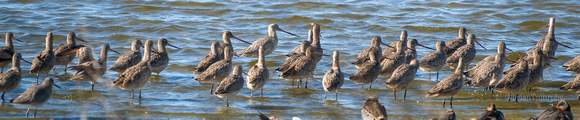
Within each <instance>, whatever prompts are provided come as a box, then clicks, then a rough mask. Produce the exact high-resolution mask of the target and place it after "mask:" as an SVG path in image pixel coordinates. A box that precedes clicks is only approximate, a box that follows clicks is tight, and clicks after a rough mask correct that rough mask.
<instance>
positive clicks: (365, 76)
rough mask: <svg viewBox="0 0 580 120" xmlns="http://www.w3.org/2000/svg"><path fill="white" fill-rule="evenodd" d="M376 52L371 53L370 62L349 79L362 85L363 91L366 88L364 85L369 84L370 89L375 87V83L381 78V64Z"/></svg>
mask: <svg viewBox="0 0 580 120" xmlns="http://www.w3.org/2000/svg"><path fill="white" fill-rule="evenodd" d="M375 52H376V51H370V53H369V57H370V61H367V62H365V63H363V64H362V65H361V67H359V69H358V70H357V71H356V73H354V75H352V76H350V77H349V79H350V80H352V81H353V82H355V83H357V84H362V85H361V89H362V88H364V84H369V89H370V88H372V86H373V81H375V80H376V79H377V77H379V74H380V73H381V64H380V62H379V59H380V58H379V57H380V56H376V55H378V54H376V53H375Z"/></svg>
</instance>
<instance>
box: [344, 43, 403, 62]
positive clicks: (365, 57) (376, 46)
mask: <svg viewBox="0 0 580 120" xmlns="http://www.w3.org/2000/svg"><path fill="white" fill-rule="evenodd" d="M381 44H385V43H383V42H382V41H381V37H379V36H375V37H373V40H372V41H371V46H369V47H367V48H364V49H363V50H362V51H360V53H359V54H358V57H357V58H356V60H355V61H354V62H353V63H351V64H353V65H356V67H357V68H360V66H361V65H363V64H364V63H366V62H367V61H369V60H370V57H369V56H370V55H369V54H370V52H371V51H373V53H374V55H375V57H376V56H380V55H381ZM403 54H404V52H403Z"/></svg>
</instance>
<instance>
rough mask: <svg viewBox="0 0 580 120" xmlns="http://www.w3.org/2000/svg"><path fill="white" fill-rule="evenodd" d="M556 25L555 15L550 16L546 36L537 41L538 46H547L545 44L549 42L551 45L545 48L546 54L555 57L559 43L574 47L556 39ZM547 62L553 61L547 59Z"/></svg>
mask: <svg viewBox="0 0 580 120" xmlns="http://www.w3.org/2000/svg"><path fill="white" fill-rule="evenodd" d="M555 26H556V19H555V18H554V17H551V18H550V22H549V24H548V27H549V29H548V33H547V34H546V37H544V38H542V39H540V40H539V41H538V43H536V47H541V46H542V45H543V46H544V47H546V45H544V44H549V45H548V46H550V47H549V48H544V50H543V52H544V54H546V55H548V56H549V57H551V58H553V57H554V56H555V55H556V50H557V49H558V45H562V46H564V47H567V48H570V49H572V47H570V46H566V45H564V44H562V43H560V42H558V41H556V36H555V33H554V29H555ZM546 63H548V64H549V63H551V60H549V59H548V60H546Z"/></svg>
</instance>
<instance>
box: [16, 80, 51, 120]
mask: <svg viewBox="0 0 580 120" xmlns="http://www.w3.org/2000/svg"><path fill="white" fill-rule="evenodd" d="M53 85H54V86H56V87H58V88H60V87H59V86H57V85H56V84H54V80H53V79H52V78H49V77H47V78H45V79H44V82H42V84H40V85H34V86H32V87H30V88H28V89H27V90H26V91H24V92H23V93H22V94H20V96H18V97H17V98H14V99H13V100H10V103H14V104H18V105H22V106H25V107H28V110H27V111H26V117H28V112H29V111H30V108H34V109H35V110H34V117H36V110H38V108H39V107H42V106H43V105H44V104H45V103H46V102H47V101H48V99H50V96H52V86H53Z"/></svg>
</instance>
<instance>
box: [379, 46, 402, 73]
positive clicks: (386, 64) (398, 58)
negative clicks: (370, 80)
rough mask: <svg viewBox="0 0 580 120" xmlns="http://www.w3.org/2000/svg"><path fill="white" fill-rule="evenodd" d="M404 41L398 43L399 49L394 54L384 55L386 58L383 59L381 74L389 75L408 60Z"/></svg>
mask: <svg viewBox="0 0 580 120" xmlns="http://www.w3.org/2000/svg"><path fill="white" fill-rule="evenodd" d="M403 43H404V42H403V41H399V42H398V43H397V51H396V52H395V53H394V54H390V55H389V56H384V57H385V59H383V60H382V61H381V74H379V76H383V77H389V76H391V75H392V74H393V72H394V71H395V69H397V67H399V66H400V65H402V64H405V63H406V62H407V61H406V60H407V57H406V56H405V44H403Z"/></svg>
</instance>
